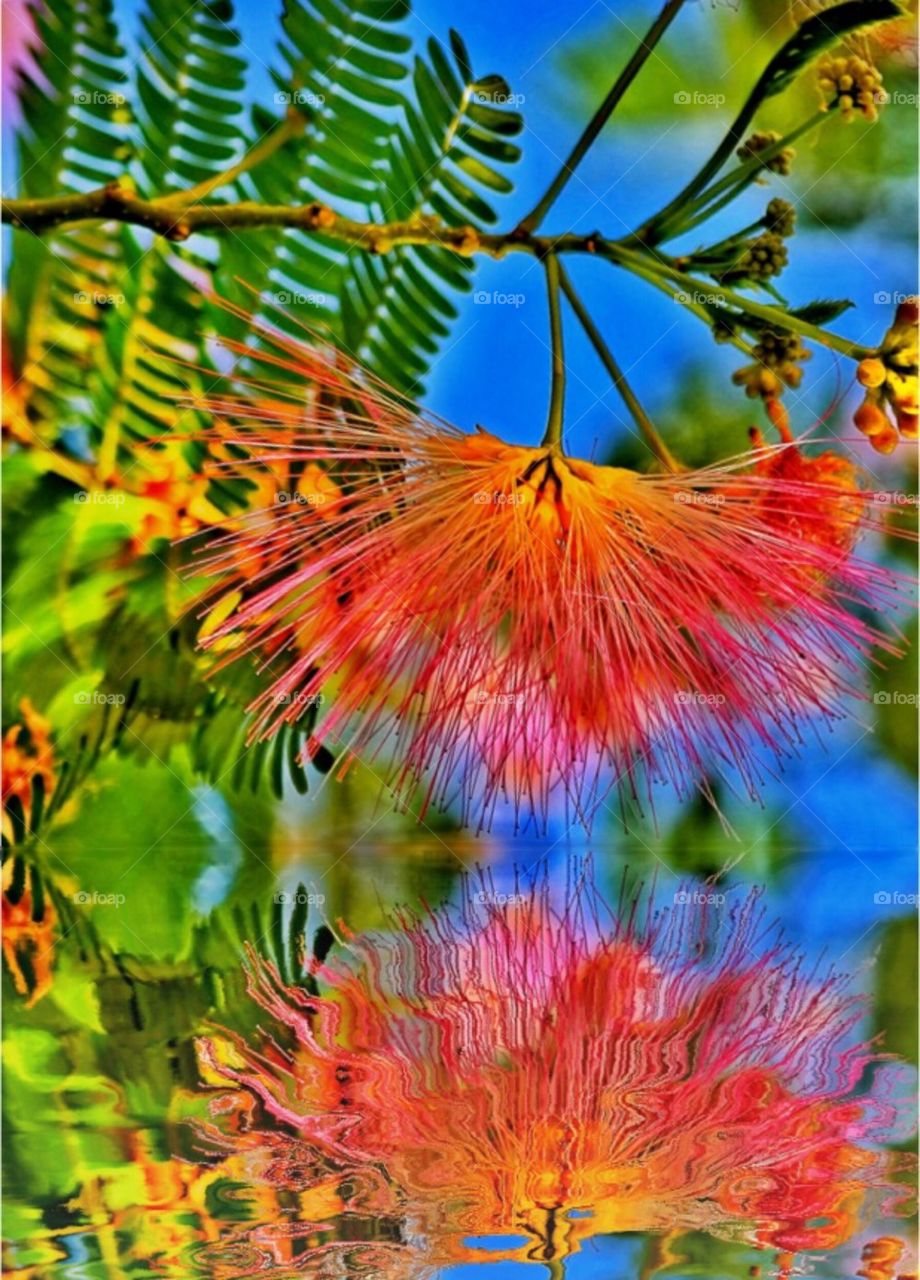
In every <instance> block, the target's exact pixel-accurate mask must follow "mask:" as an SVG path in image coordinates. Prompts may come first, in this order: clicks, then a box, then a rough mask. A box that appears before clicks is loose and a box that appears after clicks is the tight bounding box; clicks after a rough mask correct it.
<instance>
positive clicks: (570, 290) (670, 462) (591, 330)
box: [560, 267, 682, 473]
mask: <svg viewBox="0 0 920 1280" xmlns="http://www.w3.org/2000/svg"><path fill="white" fill-rule="evenodd" d="M560 279H561V285H562V292H563V293H564V294H565V296H566V298H567V299H568V302H569V305H570V306H571V308H572V310H573V311H574V312H575V316H576V318H577V319H578V322H579V324H580V325H581V327H582V328H583V329H584V331H585V334H586V335H587V337H588V339H589V341H590V342H591V345H592V346H593V347H594V350H595V351H596V352H597V354H598V356H599V357H600V360H601V363H602V364H603V366H604V368H605V369H606V370H607V372H608V373H609V374H610V378H611V380H612V382H613V385H614V386H615V387H616V389H617V391H618V392H619V393H620V396H621V397H622V399H623V403H624V404H625V405H626V407H627V409H628V410H629V412H630V413H631V414H632V417H633V419H634V421H635V423H636V426H637V427H638V428H639V431H640V432H641V434H642V438H643V440H644V441H645V443H646V444H647V445H648V447H649V448H650V449H651V451H652V453H653V454H654V455H655V457H656V458H657V459H658V461H659V462H660V463H661V465H662V466H663V467H664V469H665V470H666V471H671V472H675V473H676V472H678V471H680V470H682V468H681V465H680V463H679V462H678V461H677V459H676V458H675V457H674V455H673V454H672V453H671V451H670V449H669V448H668V446H667V445H666V444H665V442H664V440H662V438H661V436H660V435H659V434H658V430H657V428H656V427H655V425H654V423H653V422H652V420H651V418H650V417H649V416H648V414H647V413H646V412H645V410H644V409H643V408H642V405H641V404H640V403H639V401H638V399H637V398H636V395H635V393H634V391H633V389H632V387H631V386H630V385H629V383H628V382H627V380H626V376H625V374H624V373H623V370H622V369H621V368H620V365H619V363H618V362H617V360H616V358H615V357H614V355H613V352H612V351H611V350H610V348H609V347H608V346H607V343H606V342H605V341H604V339H603V337H602V335H601V332H600V330H599V329H598V327H597V325H596V324H595V323H594V321H593V320H592V318H591V315H590V313H589V311H588V309H587V308H586V307H585V305H584V303H583V302H582V300H581V298H580V297H579V296H578V294H577V293H576V291H575V288H574V286H573V284H572V281H571V280H570V278H569V275H568V273H567V272H566V270H565V268H563V267H560Z"/></svg>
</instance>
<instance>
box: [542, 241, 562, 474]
mask: <svg viewBox="0 0 920 1280" xmlns="http://www.w3.org/2000/svg"><path fill="white" fill-rule="evenodd" d="M545 266H546V290H547V296H548V298H549V333H550V341H551V342H552V350H553V363H552V373H553V377H552V384H551V386H550V393H549V416H548V418H547V420H546V431H545V433H544V435H543V444H544V445H548V446H555V447H557V448H559V449H561V448H562V415H563V409H564V407H565V350H564V348H563V345H562V312H561V309H560V307H559V277H560V273H561V270H562V268H561V266H560V263H559V259H558V258H557V257H556V255H555V254H554V253H551V254H549V255H548V256H547V258H546V259H545Z"/></svg>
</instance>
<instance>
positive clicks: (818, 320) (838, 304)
mask: <svg viewBox="0 0 920 1280" xmlns="http://www.w3.org/2000/svg"><path fill="white" fill-rule="evenodd" d="M855 305H856V304H855V303H854V302H851V301H850V299H849V298H818V299H816V300H815V301H814V302H808V303H806V304H805V306H804V307H793V308H792V309H791V310H790V312H789V314H790V315H793V316H798V318H799V319H800V320H807V321H808V323H809V324H817V325H825V324H830V322H831V321H832V320H836V319H837V317H838V316H841V315H843V313H844V311H849V309H850V307H853V306H855Z"/></svg>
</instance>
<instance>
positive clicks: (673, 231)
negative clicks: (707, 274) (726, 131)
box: [636, 110, 830, 245]
mask: <svg viewBox="0 0 920 1280" xmlns="http://www.w3.org/2000/svg"><path fill="white" fill-rule="evenodd" d="M828 119H830V115H829V113H828V112H827V111H824V110H821V111H816V112H815V114H814V115H813V116H810V117H809V118H808V119H807V120H806V121H805V123H804V124H800V125H799V126H798V128H797V129H793V130H792V131H791V132H790V133H787V134H786V135H785V137H782V138H777V140H776V142H774V143H773V144H772V145H771V146H769V147H764V149H763V151H762V152H761V153H760V154H759V155H758V156H756V157H754V158H753V159H751V160H745V162H744V163H743V164H739V165H736V166H735V168H734V169H730V170H729V171H728V173H726V174H725V175H724V176H723V177H722V178H720V179H719V181H718V182H715V183H713V185H712V186H711V187H708V188H707V189H706V190H705V191H703V192H702V194H701V195H699V196H697V197H696V199H692V198H691V197H692V196H693V195H694V193H695V190H696V189H698V188H696V185H695V184H696V179H694V181H693V182H691V183H688V184H687V186H686V187H684V189H683V191H681V192H680V193H679V194H678V195H676V196H675V197H674V199H673V200H672V201H671V202H670V204H668V205H666V206H665V208H664V209H662V210H661V211H660V212H659V213H656V214H654V215H653V216H652V217H651V218H649V220H648V221H647V222H646V223H644V224H643V226H641V227H640V228H639V230H638V231H637V232H636V239H637V240H639V241H641V242H642V243H643V244H647V245H656V244H660V243H661V242H662V241H663V240H673V238H674V237H675V236H677V235H680V234H682V233H683V232H685V231H689V230H691V229H692V228H693V227H695V226H698V225H699V223H701V222H705V221H706V220H707V218H711V217H712V216H713V214H715V213H717V212H718V211H719V210H720V209H723V208H724V207H725V205H727V204H730V203H731V201H732V200H734V199H735V198H736V197H737V196H738V195H740V194H741V191H742V190H743V189H744V187H746V186H748V184H749V183H751V182H752V181H753V180H754V179H755V178H756V177H757V175H758V174H759V173H762V172H763V171H764V169H765V166H766V163H767V161H769V160H772V159H773V157H774V156H777V155H779V153H780V152H781V151H783V150H784V149H785V148H786V147H791V146H792V144H793V143H794V142H797V141H798V140H799V138H801V137H802V135H803V134H805V133H808V132H809V130H811V129H813V128H815V126H816V125H818V124H821V123H822V121H824V120H828ZM726 159H728V156H727V155H726V156H724V157H723V159H722V160H721V161H720V163H719V168H721V166H722V164H723V163H724V161H725V160H726ZM710 163H711V162H710ZM697 177H699V175H697ZM691 189H693V190H691ZM723 192H724V193H725V195H724V196H723V198H722V199H721V200H718V201H717V203H715V204H713V203H712V201H713V200H716V198H717V197H718V196H721V195H722V193H723Z"/></svg>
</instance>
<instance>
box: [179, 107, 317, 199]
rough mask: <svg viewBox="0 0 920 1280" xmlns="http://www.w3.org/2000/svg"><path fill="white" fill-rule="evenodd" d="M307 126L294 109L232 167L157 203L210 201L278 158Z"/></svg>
mask: <svg viewBox="0 0 920 1280" xmlns="http://www.w3.org/2000/svg"><path fill="white" fill-rule="evenodd" d="M306 123H307V122H306V120H305V119H304V117H303V116H302V115H300V113H299V112H297V111H294V110H293V108H292V109H291V110H290V111H289V112H288V114H287V115H286V116H285V118H284V119H283V120H281V121H279V123H278V124H276V125H275V126H274V128H272V129H270V130H269V131H268V133H267V134H266V135H265V137H264V138H262V140H261V141H260V142H257V143H256V145H255V146H254V147H252V148H251V149H250V150H249V151H247V152H246V154H245V155H244V156H243V157H242V159H241V160H238V161H237V163H236V164H234V165H231V166H230V168H229V169H224V170H223V171H222V172H221V173H215V174H214V176H213V177H212V178H207V179H206V180H205V181H204V182H199V183H198V184H197V185H196V186H194V187H188V188H187V189H186V190H184V191H171V192H170V193H169V195H166V196H160V197H159V199H158V200H156V201H155V202H154V203H156V204H164V205H168V204H176V203H181V204H183V205H186V204H194V203H195V202H196V201H199V200H205V199H207V197H208V196H209V195H210V194H211V193H212V192H213V191H219V190H220V188H221V187H227V186H229V185H230V184H231V183H232V182H235V181H236V179H237V178H238V177H240V175H241V174H243V173H248V172H249V170H250V169H255V168H256V167H257V166H258V165H260V164H261V163H262V162H263V161H264V160H267V159H268V158H269V156H272V155H274V153H275V152H276V151H278V150H280V148H281V147H283V146H284V144H285V143H286V142H288V141H289V140H290V139H291V138H296V137H297V136H298V135H299V134H301V133H303V131H304V129H305V128H306Z"/></svg>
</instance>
